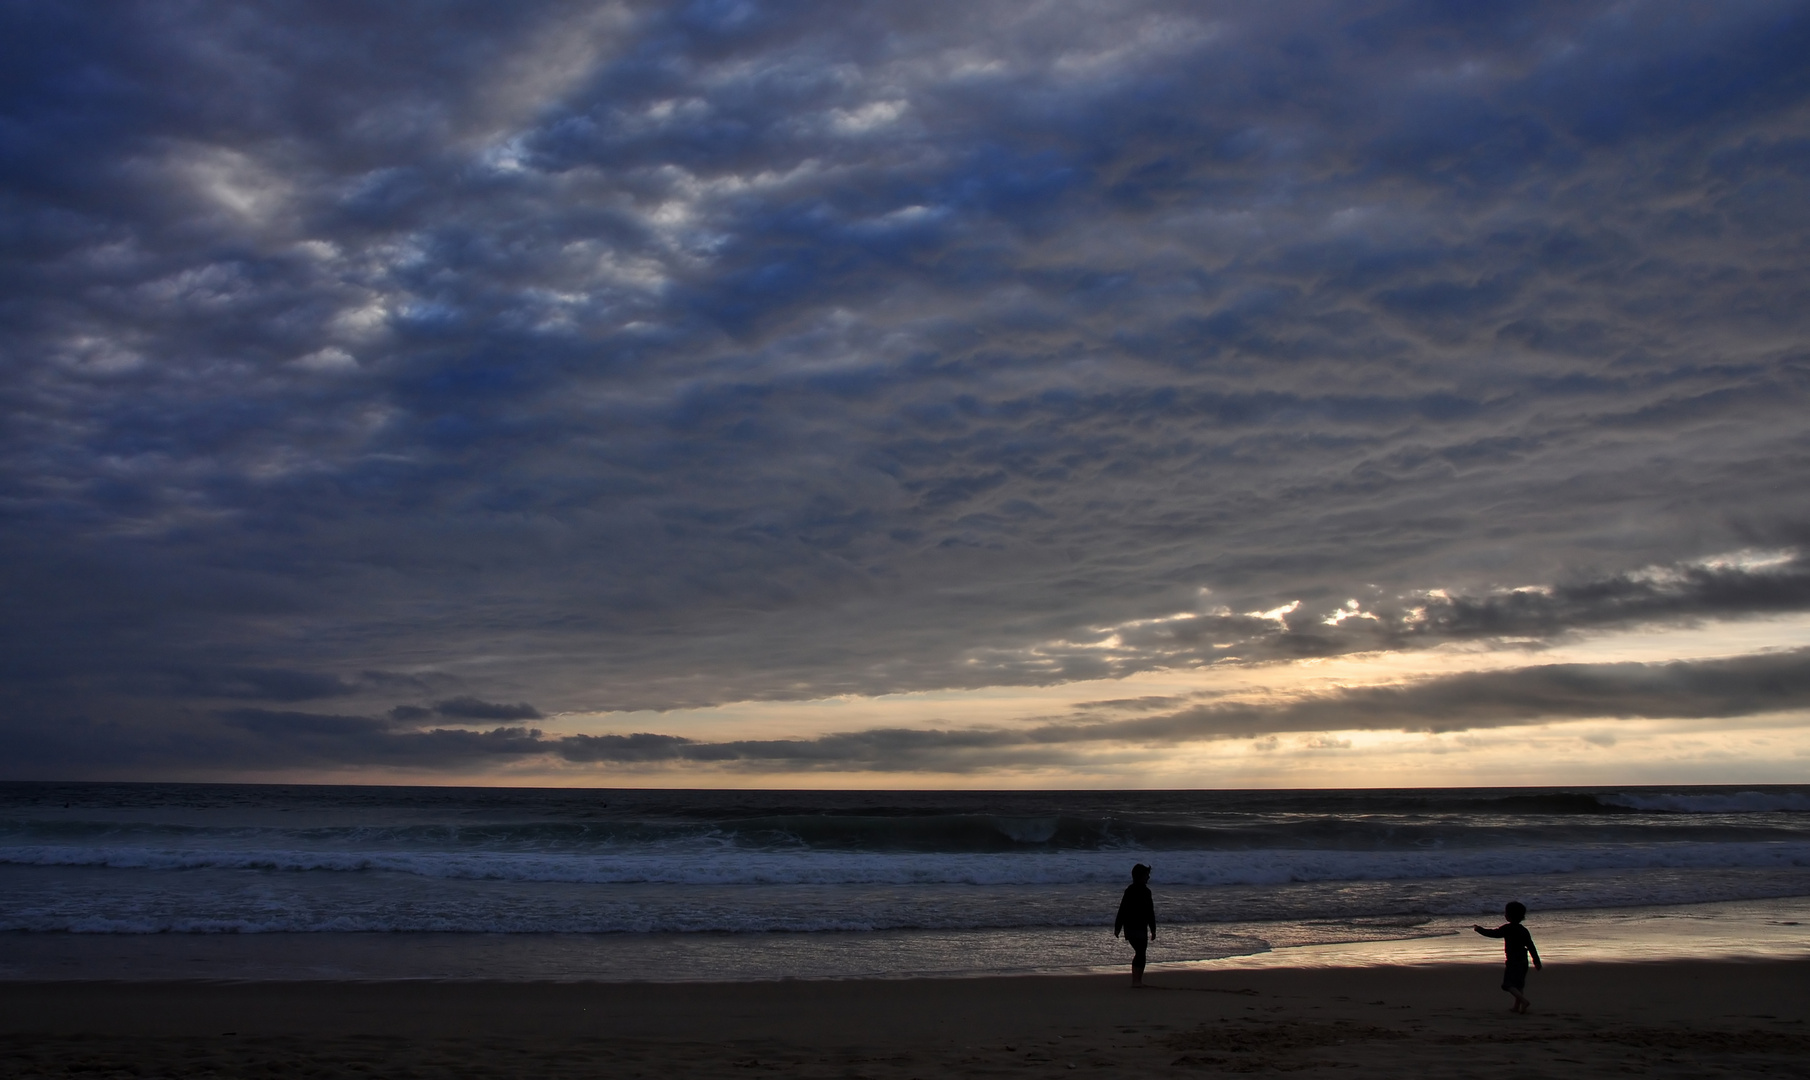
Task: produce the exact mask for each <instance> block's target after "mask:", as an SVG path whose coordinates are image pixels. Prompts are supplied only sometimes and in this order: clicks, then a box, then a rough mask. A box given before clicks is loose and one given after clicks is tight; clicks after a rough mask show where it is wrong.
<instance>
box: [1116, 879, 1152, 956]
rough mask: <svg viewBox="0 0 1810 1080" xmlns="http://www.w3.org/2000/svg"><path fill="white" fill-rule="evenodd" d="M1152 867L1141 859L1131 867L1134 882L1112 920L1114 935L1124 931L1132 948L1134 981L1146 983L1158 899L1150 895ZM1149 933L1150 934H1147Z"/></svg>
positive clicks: (1126, 890) (1128, 888) (1132, 881)
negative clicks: (1146, 962) (1146, 957)
mask: <svg viewBox="0 0 1810 1080" xmlns="http://www.w3.org/2000/svg"><path fill="white" fill-rule="evenodd" d="M1149 881H1150V868H1149V867H1148V866H1145V865H1144V864H1143V863H1138V864H1137V865H1136V866H1134V867H1132V868H1131V884H1129V885H1127V886H1125V897H1124V899H1122V900H1120V901H1119V914H1118V917H1117V918H1115V919H1113V920H1112V936H1113V937H1118V936H1119V931H1121V930H1123V931H1124V932H1125V941H1126V943H1127V944H1129V945H1130V946H1131V948H1132V954H1131V985H1133V986H1142V985H1144V950H1145V949H1147V948H1149V947H1150V943H1151V942H1152V941H1155V940H1156V903H1155V901H1153V900H1151V899H1150V885H1149ZM1146 934H1148V936H1146Z"/></svg>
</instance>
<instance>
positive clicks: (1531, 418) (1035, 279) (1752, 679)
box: [0, 0, 1810, 775]
mask: <svg viewBox="0 0 1810 1080" xmlns="http://www.w3.org/2000/svg"><path fill="white" fill-rule="evenodd" d="M0 58H3V62H0V236H3V237H4V240H3V242H0V279H3V282H4V286H3V289H0V357H3V358H4V367H3V368H0V401H3V403H4V416H5V420H4V424H3V425H0V515H4V517H3V520H0V589H3V590H4V596H5V600H6V602H5V604H4V605H3V606H0V760H4V761H5V762H6V763H7V764H6V765H5V766H4V767H3V768H4V770H5V772H6V773H7V774H10V775H70V774H74V773H80V772H84V771H92V772H95V773H96V774H99V773H102V772H105V773H108V774H114V775H117V774H122V773H129V772H131V771H132V770H133V769H135V768H138V769H143V770H148V771H149V772H150V773H155V772H157V771H158V770H169V769H172V768H177V767H180V768H184V769H188V770H208V769H219V770H228V771H230V770H232V769H235V768H253V769H256V768H279V767H280V768H292V767H307V766H312V765H321V766H340V765H359V764H372V765H419V766H424V767H443V766H452V765H458V766H464V765H468V764H470V763H472V762H483V761H493V760H494V761H501V760H504V759H520V758H522V757H524V756H527V755H549V756H551V757H553V758H559V759H563V760H565V761H568V762H577V763H620V764H636V763H647V762H660V761H670V762H685V761H689V762H700V763H708V762H714V763H718V764H720V765H721V764H727V765H728V766H735V765H737V764H743V765H746V764H750V763H752V764H760V765H767V766H771V765H773V764H775V763H778V764H779V765H783V766H784V767H787V768H886V769H903V768H936V769H943V768H951V769H971V768H982V767H986V766H987V765H988V764H990V763H1000V762H1020V763H1022V762H1033V763H1034V762H1039V761H1051V762H1061V761H1067V760H1078V758H1074V755H1079V754H1082V753H1084V751H1085V749H1086V747H1087V746H1088V745H1095V744H1098V743H1100V742H1103V741H1110V740H1120V739H1126V740H1138V741H1143V742H1155V743H1162V742H1165V741H1184V740H1191V739H1206V738H1231V737H1241V738H1242V737H1261V736H1263V735H1265V734H1268V733H1274V732H1298V731H1321V730H1331V729H1337V728H1364V727H1376V728H1397V729H1407V730H1454V729H1458V728H1464V727H1478V726H1497V725H1505V724H1515V723H1530V722H1536V721H1538V720H1541V719H1553V718H1568V717H1621V716H1629V717H1632V716H1646V717H1698V718H1705V717H1710V718H1713V717H1731V716H1749V715H1759V714H1762V713H1766V712H1770V711H1778V710H1787V709H1803V708H1805V707H1807V706H1810V701H1806V700H1805V698H1806V695H1807V694H1810V690H1807V689H1806V686H1807V685H1810V678H1807V676H1806V674H1805V672H1806V670H1807V669H1806V665H1807V664H1810V661H1806V659H1805V657H1804V655H1803V654H1802V653H1801V652H1793V651H1780V652H1775V653H1764V654H1757V655H1754V656H1748V657H1737V658H1734V659H1728V660H1716V661H1702V662H1696V663H1680V664H1626V665H1620V664H1605V665H1576V664H1541V663H1539V662H1538V657H1537V655H1532V654H1530V658H1529V666H1526V667H1523V668H1520V669H1515V670H1512V671H1507V672H1489V673H1473V674H1464V675H1453V676H1447V677H1442V678H1434V679H1427V680H1421V681H1416V682H1409V683H1406V684H1403V685H1401V686H1398V687H1391V688H1380V689H1376V688H1373V689H1369V690H1356V689H1354V690H1348V691H1340V692H1336V693H1335V692H1328V693H1324V694H1320V695H1318V696H1309V697H1300V698H1292V699H1289V700H1286V701H1277V702H1272V703H1270V704H1265V705H1260V706H1258V705H1239V706H1233V705H1228V704H1223V703H1215V702H1213V701H1210V700H1209V701H1196V702H1186V701H1177V702H1169V703H1161V702H1158V703H1148V706H1147V707H1144V708H1142V709H1141V710H1138V709H1130V708H1129V707H1127V708H1117V709H1105V710H1098V712H1100V713H1101V715H1097V716H1092V718H1091V719H1090V718H1089V716H1088V715H1083V713H1085V712H1086V710H1082V711H1081V712H1077V714H1076V715H1074V716H1067V715H1065V716H1059V717H1051V718H1048V719H1046V720H1043V721H1038V722H1033V723H1031V724H1028V725H1026V726H1023V727H1020V728H1013V729H1011V730H1010V731H1007V730H1005V729H992V728H973V727H968V726H964V725H960V724H956V723H952V724H951V725H950V726H949V728H948V729H947V730H925V731H905V730H898V731H893V730H876V731H866V732H852V733H849V734H846V735H834V736H828V737H822V738H813V739H798V740H792V741H786V740H780V741H747V742H737V741H733V740H731V741H722V740H705V739H691V738H687V737H684V736H682V735H678V734H670V733H669V734H632V735H631V734H623V735H617V736H562V735H554V734H547V733H544V732H543V731H542V730H541V727H540V725H543V724H544V725H546V726H547V727H548V728H549V729H551V728H553V727H555V726H556V725H554V724H552V722H551V721H547V720H546V719H545V717H546V716H548V715H551V714H555V713H558V712H563V711H573V710H621V709H673V708H681V707H688V706H696V705H703V704H710V703H716V702H724V701H736V700H751V699H752V700H763V699H764V700H790V699H805V698H815V697H821V696H826V695H833V694H864V693H882V692H899V691H910V690H925V689H938V688H962V687H980V686H989V685H1002V684H1035V683H1053V682H1059V681H1064V680H1073V679H1082V678H1097V677H1105V676H1116V675H1126V674H1131V673H1134V672H1138V671H1144V670H1150V669H1153V668H1157V667H1164V666H1183V665H1190V664H1208V663H1222V662H1227V661H1230V660H1236V661H1239V662H1244V663H1255V662H1262V661H1271V660H1287V659H1299V658H1304V657H1316V656H1335V655H1341V654H1346V653H1352V652H1363V651H1370V650H1377V649H1417V648H1426V647H1430V646H1434V645H1439V644H1444V643H1451V642H1478V643H1490V642H1501V641H1514V642H1519V643H1521V644H1523V645H1524V646H1525V647H1527V648H1529V649H1530V650H1537V649H1538V648H1539V647H1540V646H1541V645H1542V644H1545V643H1550V642H1554V641H1559V640H1562V639H1564V638H1566V637H1567V635H1571V634H1574V633H1577V632H1580V631H1591V630H1604V629H1619V628H1632V627H1640V626H1646V625H1665V624H1687V623H1693V622H1700V621H1704V620H1713V619H1739V618H1744V617H1751V616H1772V615H1782V614H1791V613H1798V612H1803V611H1805V610H1807V609H1810V486H1807V485H1806V481H1805V477H1806V476H1810V425H1807V424H1806V422H1805V419H1804V418H1805V417H1806V416H1810V343H1807V341H1810V339H1807V336H1806V330H1807V329H1810V274H1807V272H1806V268H1807V265H1810V263H1807V259H1810V11H1807V10H1806V9H1805V8H1804V6H1803V5H1801V4H1796V3H1763V2H1756V3H1744V4H1737V5H1688V4H1642V3H1634V4H1613V5H1611V4H1596V3H1583V4H1578V3H1562V4H1551V5H1542V4H1518V3H1501V4H1439V3H1399V4H1390V3H1373V4H1292V3H1278V4H1264V5H1250V4H1223V5H1214V4H1167V5H1166V4H1139V3H1101V4H1068V5H1048V6H1045V5H1036V4H974V3H960V4H941V3H914V4H909V5H871V4H848V3H822V4H808V3H796V4H789V3H772V4H756V3H735V2H727V0H721V2H704V0H700V2H698V3H693V4H688V5H687V4H672V5H626V6H607V5H606V6H599V5H595V4H562V3H519V4H511V5H503V6H497V5H477V4H457V3H444V4H422V3H399V4H390V5H380V6H377V7H369V6H365V5H346V4H300V3H282V2H270V3H260V4H251V5H239V4H235V5H228V4H213V3H197V4H189V5H153V4H143V5H111V6H107V7H105V8H101V7H91V6H83V5H48V4H37V3H8V4H3V5H0ZM1291 605H1292V606H1291ZM1134 713H1135V715H1134Z"/></svg>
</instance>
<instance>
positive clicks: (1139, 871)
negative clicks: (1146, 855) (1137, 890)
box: [1131, 863, 1150, 885]
mask: <svg viewBox="0 0 1810 1080" xmlns="http://www.w3.org/2000/svg"><path fill="white" fill-rule="evenodd" d="M1131 880H1133V881H1135V882H1137V883H1138V884H1139V885H1142V884H1143V883H1144V882H1146V881H1149V880H1150V868H1149V867H1148V866H1145V865H1144V864H1143V863H1138V864H1137V865H1136V866H1134V867H1132V868H1131Z"/></svg>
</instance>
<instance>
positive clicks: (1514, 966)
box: [1471, 900, 1540, 1013]
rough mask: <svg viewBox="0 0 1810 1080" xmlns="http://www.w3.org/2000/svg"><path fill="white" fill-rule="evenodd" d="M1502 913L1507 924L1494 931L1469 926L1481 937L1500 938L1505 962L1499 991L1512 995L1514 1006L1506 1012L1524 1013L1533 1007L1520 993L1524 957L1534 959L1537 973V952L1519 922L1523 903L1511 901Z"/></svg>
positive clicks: (1524, 908) (1524, 977) (1524, 982)
mask: <svg viewBox="0 0 1810 1080" xmlns="http://www.w3.org/2000/svg"><path fill="white" fill-rule="evenodd" d="M1502 914H1503V916H1504V917H1506V918H1507V919H1508V921H1507V922H1505V923H1503V924H1502V925H1501V926H1498V927H1496V928H1495V929H1494V930H1491V929H1488V928H1487V927H1482V926H1478V925H1477V924H1476V923H1472V924H1471V929H1472V930H1475V931H1477V932H1478V933H1479V934H1482V935H1483V936H1484V937H1497V938H1501V939H1502V953H1503V955H1504V956H1505V957H1507V959H1508V964H1507V966H1506V967H1504V968H1503V969H1502V989H1504V990H1507V991H1508V992H1509V993H1511V994H1513V995H1515V1003H1514V1004H1513V1005H1512V1006H1510V1007H1509V1011H1510V1012H1518V1013H1524V1012H1526V1011H1527V1008H1528V1006H1530V1005H1532V1004H1533V1002H1531V1001H1528V1000H1527V995H1526V994H1525V993H1523V992H1522V991H1524V990H1526V989H1527V958H1528V957H1529V956H1531V957H1533V966H1534V970H1535V971H1538V970H1539V969H1540V950H1538V949H1536V948H1534V947H1533V935H1532V934H1530V933H1528V932H1527V927H1525V926H1522V925H1521V920H1522V919H1525V918H1527V905H1526V904H1523V903H1521V902H1520V901H1519V900H1514V901H1510V902H1509V905H1508V906H1507V907H1506V908H1503V909H1502Z"/></svg>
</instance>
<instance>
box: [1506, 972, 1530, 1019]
mask: <svg viewBox="0 0 1810 1080" xmlns="http://www.w3.org/2000/svg"><path fill="white" fill-rule="evenodd" d="M1526 988H1527V969H1526V968H1524V967H1523V968H1517V967H1515V966H1514V965H1512V964H1511V965H1509V967H1508V969H1507V970H1506V971H1504V972H1503V973H1502V989H1504V990H1507V991H1508V992H1509V993H1511V994H1513V995H1514V996H1515V1003H1514V1004H1513V1005H1510V1006H1509V1007H1508V1011H1509V1012H1513V1013H1524V1012H1526V1011H1527V1010H1528V1008H1529V1007H1530V1006H1532V1005H1533V1002H1531V1001H1528V1000H1527V995H1526V994H1525V993H1523V991H1524V990H1525V989H1526Z"/></svg>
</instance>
